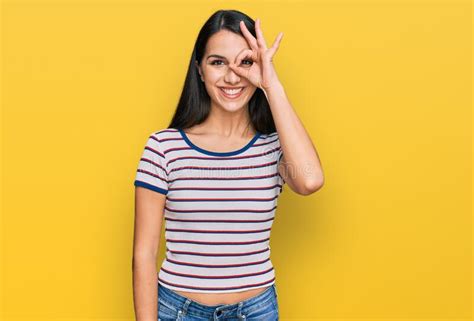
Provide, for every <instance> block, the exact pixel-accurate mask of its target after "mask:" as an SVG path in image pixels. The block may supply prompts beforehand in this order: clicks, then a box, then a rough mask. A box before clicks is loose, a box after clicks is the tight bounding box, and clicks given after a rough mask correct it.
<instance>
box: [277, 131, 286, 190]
mask: <svg viewBox="0 0 474 321" xmlns="http://www.w3.org/2000/svg"><path fill="white" fill-rule="evenodd" d="M277 157H278V159H277V164H278V166H277V170H278V168H279V165H280V162H281V159H282V158H283V149H282V148H281V145H280V140H278V153H277ZM278 184H279V185H281V187H280V191H279V193H278V194H281V193H282V192H283V185H285V180H284V179H283V177H282V176H281V175H280V172H278Z"/></svg>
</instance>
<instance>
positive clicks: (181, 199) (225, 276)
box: [134, 128, 285, 293]
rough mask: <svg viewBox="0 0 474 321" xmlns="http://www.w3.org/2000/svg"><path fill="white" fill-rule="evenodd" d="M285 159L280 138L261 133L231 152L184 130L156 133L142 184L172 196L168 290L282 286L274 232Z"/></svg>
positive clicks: (139, 177) (165, 270) (141, 169)
mask: <svg viewBox="0 0 474 321" xmlns="http://www.w3.org/2000/svg"><path fill="white" fill-rule="evenodd" d="M282 156H283V154H282V149H281V148H280V141H279V139H278V133H277V132H273V133H271V134H262V133H259V132H257V133H256V134H255V136H254V137H253V138H252V139H251V140H250V141H249V142H248V144H247V145H245V146H244V147H242V148H240V149H238V150H234V151H230V152H213V151H209V150H206V149H203V148H201V147H199V146H196V145H195V144H194V143H192V142H191V140H190V139H189V138H188V136H187V135H186V133H185V132H184V131H183V130H181V129H175V128H167V129H162V130H159V131H157V132H153V133H151V134H150V136H149V138H148V140H147V142H146V145H145V149H144V151H143V153H142V157H141V159H140V161H139V165H138V169H137V172H136V177H135V183H134V184H135V186H140V187H144V188H148V189H150V190H153V191H155V192H158V193H162V194H165V195H166V202H165V208H164V219H165V240H166V257H165V259H164V260H163V262H162V265H161V268H160V271H159V273H158V282H159V283H160V284H161V285H163V286H165V287H168V288H170V289H174V290H179V291H188V292H205V293H228V292H238V291H245V290H250V289H255V288H260V287H266V286H269V285H272V284H273V283H275V271H274V269H273V264H272V262H271V260H270V232H271V228H272V224H273V220H274V218H275V211H276V208H277V199H278V196H279V194H280V193H281V192H282V191H283V185H284V183H285V181H284V180H283V178H282V177H281V176H280V175H279V173H278V163H279V161H280V160H281V157H282Z"/></svg>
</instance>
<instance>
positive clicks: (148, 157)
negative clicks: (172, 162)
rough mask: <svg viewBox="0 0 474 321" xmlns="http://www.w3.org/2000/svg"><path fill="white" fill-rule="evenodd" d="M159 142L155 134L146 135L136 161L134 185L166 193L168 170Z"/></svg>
mask: <svg viewBox="0 0 474 321" xmlns="http://www.w3.org/2000/svg"><path fill="white" fill-rule="evenodd" d="M161 144H162V143H161V142H160V141H159V140H158V138H157V137H156V134H154V133H153V134H151V135H150V136H149V137H148V140H147V142H146V144H145V148H144V150H143V152H142V156H141V158H140V161H139V163H138V169H137V172H136V176H135V183H134V185H135V186H140V187H144V188H147V189H150V190H152V191H155V192H158V193H161V194H165V195H166V194H168V170H167V164H166V163H167V162H166V157H165V154H164V152H163V151H162V146H161Z"/></svg>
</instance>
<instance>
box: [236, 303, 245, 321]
mask: <svg viewBox="0 0 474 321" xmlns="http://www.w3.org/2000/svg"><path fill="white" fill-rule="evenodd" d="M243 305H244V301H240V302H239V306H238V307H237V317H238V318H239V319H240V320H245V315H242V306H243Z"/></svg>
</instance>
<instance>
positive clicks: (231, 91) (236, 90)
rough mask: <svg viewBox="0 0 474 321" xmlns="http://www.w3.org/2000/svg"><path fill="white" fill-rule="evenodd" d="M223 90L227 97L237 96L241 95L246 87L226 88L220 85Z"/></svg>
mask: <svg viewBox="0 0 474 321" xmlns="http://www.w3.org/2000/svg"><path fill="white" fill-rule="evenodd" d="M219 89H220V90H221V92H222V94H223V95H224V96H225V97H228V98H237V97H239V96H240V94H241V93H242V92H243V91H244V89H245V87H240V88H232V89H230V88H225V87H219Z"/></svg>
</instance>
